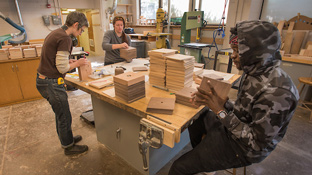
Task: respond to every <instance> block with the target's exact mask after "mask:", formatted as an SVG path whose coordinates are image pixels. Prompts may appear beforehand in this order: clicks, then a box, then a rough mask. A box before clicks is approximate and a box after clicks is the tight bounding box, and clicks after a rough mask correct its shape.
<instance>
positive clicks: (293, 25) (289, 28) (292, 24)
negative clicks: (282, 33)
mask: <svg viewBox="0 0 312 175" xmlns="http://www.w3.org/2000/svg"><path fill="white" fill-rule="evenodd" d="M294 27H295V22H294V21H291V22H290V23H289V26H288V30H287V33H288V32H292V31H293V29H294Z"/></svg>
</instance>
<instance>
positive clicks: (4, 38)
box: [0, 0, 27, 48]
mask: <svg viewBox="0 0 312 175" xmlns="http://www.w3.org/2000/svg"><path fill="white" fill-rule="evenodd" d="M15 5H16V10H17V13H18V17H19V20H20V24H21V25H17V24H16V23H15V22H13V21H12V20H11V19H10V18H9V17H6V16H4V15H3V14H2V13H1V12H0V18H2V19H3V20H5V21H6V22H7V23H9V24H10V25H11V26H13V27H14V28H16V29H18V30H19V31H20V33H11V34H6V35H3V36H0V48H1V45H2V43H3V42H4V41H7V40H9V43H12V44H20V43H23V42H25V41H26V39H27V35H26V30H25V28H24V24H23V20H22V16H21V12H20V9H19V5H18V2H17V0H15ZM18 37H23V38H22V39H21V40H17V41H13V40H11V39H14V38H18Z"/></svg>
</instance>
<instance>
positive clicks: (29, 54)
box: [23, 48, 37, 58]
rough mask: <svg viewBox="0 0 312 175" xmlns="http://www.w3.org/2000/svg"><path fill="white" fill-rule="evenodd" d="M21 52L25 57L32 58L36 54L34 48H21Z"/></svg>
mask: <svg viewBox="0 0 312 175" xmlns="http://www.w3.org/2000/svg"><path fill="white" fill-rule="evenodd" d="M23 53H24V57H25V58H33V57H36V56H37V53H36V49H35V48H29V49H23Z"/></svg>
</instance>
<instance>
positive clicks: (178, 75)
mask: <svg viewBox="0 0 312 175" xmlns="http://www.w3.org/2000/svg"><path fill="white" fill-rule="evenodd" d="M166 63H167V71H166V87H167V88H168V89H170V90H172V91H179V90H180V89H182V88H184V87H191V86H192V82H193V72H194V63H195V58H194V57H193V56H189V55H182V54H175V55H170V56H166Z"/></svg>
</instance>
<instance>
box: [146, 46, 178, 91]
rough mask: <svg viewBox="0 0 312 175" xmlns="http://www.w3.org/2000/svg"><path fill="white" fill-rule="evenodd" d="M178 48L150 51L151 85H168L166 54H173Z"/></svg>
mask: <svg viewBox="0 0 312 175" xmlns="http://www.w3.org/2000/svg"><path fill="white" fill-rule="evenodd" d="M176 51H177V50H173V49H157V50H151V51H149V52H148V55H149V56H150V73H149V82H150V84H151V85H154V86H158V87H162V88H164V87H166V58H165V57H166V56H169V55H173V54H175V53H176Z"/></svg>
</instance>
